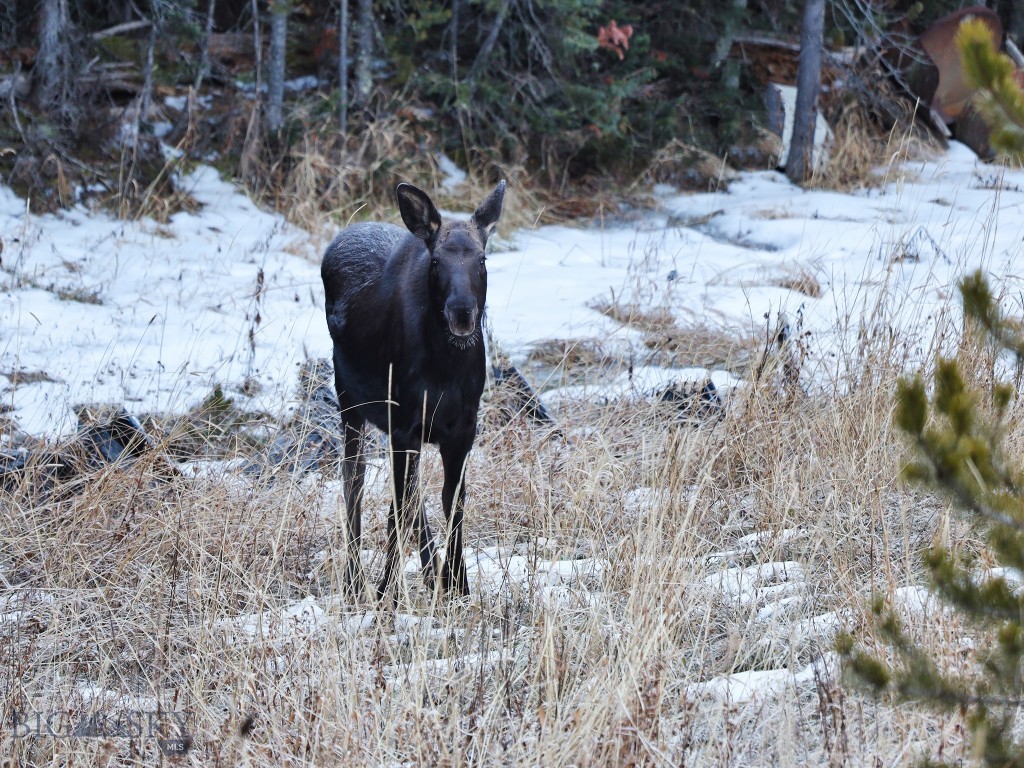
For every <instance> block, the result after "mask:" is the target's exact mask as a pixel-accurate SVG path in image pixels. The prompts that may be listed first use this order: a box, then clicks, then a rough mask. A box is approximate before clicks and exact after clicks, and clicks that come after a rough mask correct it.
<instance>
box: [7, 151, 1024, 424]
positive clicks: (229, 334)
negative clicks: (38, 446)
mask: <svg viewBox="0 0 1024 768" xmlns="http://www.w3.org/2000/svg"><path fill="white" fill-rule="evenodd" d="M889 175H890V177H891V179H892V181H891V182H890V183H888V184H887V185H886V186H885V187H884V188H882V189H880V190H868V191H863V192H858V193H854V194H839V193H834V192H822V191H804V190H802V189H800V188H798V187H794V186H792V185H791V184H789V183H788V182H787V181H786V179H785V177H784V176H782V175H780V174H778V173H774V172H764V173H745V174H742V175H741V176H740V178H739V180H738V181H735V182H733V183H732V184H731V186H730V189H729V191H728V192H727V193H716V194H693V195H678V194H675V193H672V192H670V191H667V190H660V192H661V197H660V201H661V203H662V206H663V209H662V211H660V212H657V213H655V212H652V213H651V215H650V216H649V217H648V218H646V219H645V220H644V221H643V222H642V223H640V224H639V225H638V224H630V225H628V226H618V227H605V228H596V227H592V228H587V229H580V228H570V227H565V226H559V227H542V228H539V229H536V230H532V231H520V232H514V233H509V232H504V233H503V234H504V236H505V238H506V241H507V243H509V244H510V246H509V247H507V248H501V249H498V250H497V251H496V252H495V253H493V254H492V255H491V256H490V257H489V275H490V280H489V282H490V288H489V302H488V305H489V318H490V323H491V326H492V331H493V333H494V336H495V338H496V339H497V341H498V342H499V343H500V344H501V346H502V348H503V349H504V350H506V351H508V352H510V353H512V354H513V356H521V355H523V354H525V352H526V351H527V350H528V349H529V348H530V346H531V345H532V344H534V343H536V342H538V341H542V340H545V339H553V338H559V339H566V338H581V337H593V338H597V339H600V340H602V342H605V343H609V342H611V343H614V342H615V341H616V340H621V341H622V342H623V343H633V344H635V343H636V341H637V334H636V332H635V331H632V330H629V329H626V328H624V327H623V326H621V325H619V324H618V323H616V322H614V321H612V320H610V319H608V318H606V317H604V316H603V315H601V314H600V313H598V312H596V311H595V310H594V309H592V308H591V304H592V303H593V302H594V301H595V300H598V299H600V298H602V297H605V298H607V297H610V296H611V295H613V294H614V296H615V297H616V298H617V299H619V300H623V299H625V300H627V301H629V300H633V299H635V300H636V302H637V303H638V304H642V305H645V306H646V305H653V306H664V307H667V308H669V309H671V310H672V311H673V312H674V313H676V314H677V315H678V316H679V317H680V318H681V321H682V322H710V323H712V324H716V325H724V326H727V327H735V328H737V329H740V330H743V331H746V332H750V331H754V330H757V329H759V328H762V327H763V325H764V322H765V320H764V315H765V314H766V313H768V314H769V315H770V316H772V317H774V315H775V313H776V312H778V311H779V310H785V311H787V313H789V314H790V316H795V314H796V313H797V312H798V311H799V312H802V315H803V322H804V328H805V329H807V330H811V331H813V333H814V338H815V345H816V350H817V353H818V354H819V355H820V357H821V359H822V360H828V359H832V358H831V355H832V354H833V353H838V356H837V357H836V358H835V359H840V358H841V356H842V351H843V350H844V349H846V350H848V349H849V347H850V345H851V343H852V341H851V340H852V339H854V338H855V336H856V333H857V331H858V328H859V326H860V324H861V323H862V322H863V321H865V319H868V318H871V317H872V309H873V308H874V307H875V306H876V303H877V301H878V297H879V296H881V295H886V296H888V297H889V298H890V299H891V301H890V303H889V304H888V305H887V308H886V310H885V312H884V313H883V314H882V316H880V317H879V316H875V321H877V322H881V323H883V324H894V325H898V326H900V327H903V328H905V329H910V328H917V329H919V330H920V332H921V334H922V344H921V350H920V353H921V354H923V353H924V349H925V346H924V345H925V341H926V338H925V337H926V336H927V333H928V328H929V327H931V326H933V325H934V319H935V317H936V316H937V315H938V314H939V313H941V312H942V311H943V310H944V308H945V307H946V306H947V302H948V300H949V298H950V297H951V296H952V294H953V292H952V285H953V283H954V282H955V280H956V278H957V277H958V276H959V275H960V274H962V273H963V272H964V271H965V270H966V269H968V268H973V267H975V266H979V265H980V266H984V267H986V268H987V269H990V270H991V271H993V272H994V273H995V274H997V275H999V276H1000V277H1001V278H1002V279H1003V280H1004V281H1005V282H1003V285H1004V286H1005V287H1006V289H1007V292H1008V295H1011V296H1012V295H1018V296H1019V295H1020V285H1019V275H1018V273H1019V269H1018V267H1017V263H1018V259H1019V253H1020V243H1021V240H1022V237H1024V191H1022V190H1024V173H1022V172H1019V171H1005V172H1004V171H1003V170H1002V169H999V168H997V167H994V166H987V165H984V164H982V163H979V162H978V161H977V159H976V157H975V156H974V155H973V154H972V153H971V152H970V151H969V150H968V149H966V148H965V147H963V146H961V145H957V144H954V145H953V146H952V148H951V149H950V150H949V151H948V152H947V153H945V154H943V155H942V156H939V157H936V158H934V159H932V160H929V161H927V162H917V163H908V164H906V165H904V166H901V167H898V168H893V169H890V171H889ZM186 182H187V185H188V187H189V188H190V191H191V192H192V194H193V195H194V196H195V197H196V198H197V199H198V200H199V201H200V202H202V203H203V206H204V207H203V208H202V210H201V211H199V212H198V213H197V214H187V213H182V214H178V215H176V216H175V217H174V218H173V219H172V221H170V222H169V223H168V224H167V225H161V224H158V223H156V222H154V221H145V220H144V221H139V222H121V221H117V220H115V219H113V218H111V217H109V216H106V215H102V214H98V213H93V212H88V211H86V210H84V209H81V208H78V209H74V210H72V211H70V212H67V213H64V214H62V215H44V216H36V215H34V214H31V213H30V212H28V211H26V209H25V204H24V201H22V200H19V199H18V198H17V197H16V196H14V195H13V193H11V192H10V191H9V190H7V189H4V188H0V238H2V240H3V246H4V249H3V252H2V259H3V262H2V268H0V374H3V375H7V376H8V378H10V375H11V374H20V376H21V380H20V381H18V382H17V384H11V385H10V386H7V387H5V388H3V389H0V404H2V405H4V406H6V407H7V408H8V409H10V410H11V413H12V415H13V417H14V418H15V419H16V420H17V422H18V423H19V424H20V426H21V427H22V428H23V429H24V430H25V431H27V432H30V433H34V434H54V433H60V432H65V431H68V430H69V429H71V428H73V426H74V418H73V416H72V414H71V410H70V407H71V406H72V405H73V404H76V403H82V402H123V403H124V404H125V405H126V406H127V407H128V409H129V410H130V411H132V412H135V413H141V412H146V411H155V410H172V411H174V410H184V409H186V408H188V407H189V406H192V405H194V404H196V403H197V402H199V401H200V400H202V399H203V398H204V397H205V396H206V395H207V394H208V393H209V392H210V390H211V389H212V388H213V386H214V385H216V384H218V383H220V384H222V385H223V386H224V387H225V388H226V389H227V390H228V391H229V393H230V394H231V395H232V396H234V397H236V399H237V400H238V401H239V402H240V403H241V404H243V405H244V406H245V407H249V408H254V409H265V410H268V411H270V412H272V413H273V412H278V411H280V410H281V409H282V408H283V407H284V406H285V404H286V403H287V402H288V401H289V399H290V397H291V396H292V390H293V388H294V384H295V373H296V370H297V366H298V364H299V363H300V362H301V361H302V360H303V359H305V357H306V356H307V355H311V356H328V355H329V353H330V343H329V337H328V335H327V330H326V326H325V323H324V319H323V305H322V287H321V285H320V277H319V253H317V252H316V251H315V249H314V248H313V246H312V245H311V241H312V238H310V237H309V236H308V235H307V234H306V233H304V232H302V231H300V230H298V229H296V228H295V227H292V226H290V225H288V224H287V223H286V222H285V221H284V220H283V218H281V217H280V216H277V215H275V214H272V213H267V212H264V211H260V210H259V209H258V208H256V206H254V205H253V204H252V203H251V202H250V201H249V200H248V199H247V198H246V197H245V196H244V195H242V194H241V193H240V192H239V191H238V190H237V189H235V188H234V187H233V186H232V185H230V184H228V183H227V182H224V181H222V180H221V179H219V178H218V176H217V175H216V173H215V171H213V170H212V169H210V168H201V169H199V170H198V171H196V172H195V173H194V174H193V175H192V176H190V177H189V178H188V179H187V180H186ZM475 202H478V201H467V207H471V206H472V204H474V203H475ZM894 255H899V256H901V257H902V258H894ZM802 274H806V275H810V276H812V277H813V278H814V279H815V280H816V281H817V282H818V283H819V284H820V287H821V292H820V295H819V296H818V297H817V298H812V297H810V296H808V295H807V294H805V293H801V292H799V291H794V290H791V289H789V288H787V287H783V286H780V285H779V283H781V282H785V281H786V280H787V278H792V277H793V276H798V275H802ZM261 275H262V278H261V277H260V276H261ZM83 300H84V301H83ZM246 382H248V385H247V386H244V387H243V385H245V384H246ZM6 383H7V380H6V379H3V378H0V387H3V385H4V384H6ZM243 389H244V391H245V392H247V393H248V394H246V395H243V394H241V391H242V390H243Z"/></svg>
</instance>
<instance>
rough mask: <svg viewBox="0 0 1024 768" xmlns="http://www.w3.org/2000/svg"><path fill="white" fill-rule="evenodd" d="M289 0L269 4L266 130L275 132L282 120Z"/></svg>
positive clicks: (279, 127)
mask: <svg viewBox="0 0 1024 768" xmlns="http://www.w3.org/2000/svg"><path fill="white" fill-rule="evenodd" d="M290 5H291V3H290V2H289V0H274V2H273V4H272V5H271V6H270V62H269V66H268V71H267V130H269V131H270V132H271V133H276V132H277V131H279V130H280V129H281V123H282V122H283V116H282V115H283V105H284V55H285V51H286V50H287V48H288V12H289V10H290V7H289V6H290Z"/></svg>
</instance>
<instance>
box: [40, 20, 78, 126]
mask: <svg viewBox="0 0 1024 768" xmlns="http://www.w3.org/2000/svg"><path fill="white" fill-rule="evenodd" d="M39 16H40V18H39V53H38V55H37V56H36V62H35V66H34V67H33V69H32V76H33V80H35V88H36V103H37V104H38V105H39V106H40V107H41V108H43V109H45V110H48V111H49V112H50V114H51V115H52V116H53V117H55V118H57V119H58V120H60V121H61V122H62V123H64V124H65V125H66V126H69V127H72V128H73V125H74V123H75V116H76V115H77V107H78V105H77V103H76V100H75V90H74V84H75V73H74V71H73V61H72V59H73V55H72V49H71V32H72V30H71V17H70V15H69V13H68V3H67V0H43V1H42V3H41V7H40V10H39Z"/></svg>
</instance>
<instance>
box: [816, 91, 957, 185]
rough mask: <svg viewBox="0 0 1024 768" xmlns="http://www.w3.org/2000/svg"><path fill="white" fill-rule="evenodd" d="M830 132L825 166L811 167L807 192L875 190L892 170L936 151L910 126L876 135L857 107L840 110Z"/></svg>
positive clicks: (872, 125) (873, 126)
mask: <svg viewBox="0 0 1024 768" xmlns="http://www.w3.org/2000/svg"><path fill="white" fill-rule="evenodd" d="M832 131H833V136H832V143H831V145H830V146H829V148H828V153H829V156H828V163H824V164H820V165H816V166H815V170H814V173H813V175H812V176H811V179H810V180H809V181H808V182H807V184H806V186H807V187H809V188H812V189H832V190H838V191H848V190H852V189H862V188H865V187H867V188H872V187H879V186H882V185H883V184H885V183H887V182H888V181H890V178H889V173H888V171H889V169H891V168H892V167H894V166H899V165H900V163H902V162H903V161H906V160H908V159H912V158H916V157H921V156H926V155H929V154H933V153H935V152H936V151H938V150H939V147H938V146H937V145H936V143H935V141H934V139H931V138H930V137H928V136H926V135H921V132H920V131H916V130H915V129H914V126H913V125H910V126H906V127H900V126H896V127H895V128H894V129H893V130H892V131H890V132H889V133H884V132H882V131H880V130H879V128H878V127H877V126H876V125H875V124H874V123H873V122H872V121H871V119H870V117H869V116H868V113H867V110H866V108H865V107H863V106H861V105H860V104H858V103H853V104H850V105H848V106H846V107H844V108H843V109H842V111H841V112H840V114H839V118H838V120H837V121H836V122H835V124H834V125H833V127H832Z"/></svg>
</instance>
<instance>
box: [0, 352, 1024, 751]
mask: <svg viewBox="0 0 1024 768" xmlns="http://www.w3.org/2000/svg"><path fill="white" fill-rule="evenodd" d="M864 338H865V341H864V343H866V344H867V343H876V342H873V341H872V340H871V337H864ZM967 343H969V341H968V342H967ZM965 352H966V353H967V354H971V353H974V352H977V350H974V349H971V348H968V349H966V350H965ZM863 359H866V360H867V359H870V360H872V361H874V366H875V372H874V374H873V375H871V376H860V377H856V378H855V379H854V380H853V381H851V382H850V385H849V386H846V387H836V388H835V389H834V392H833V393H832V394H830V395H825V394H821V393H816V394H813V395H812V394H806V393H802V394H797V395H796V396H792V395H787V394H786V390H785V387H784V385H783V383H780V381H779V380H778V379H777V378H776V377H773V376H769V375H765V376H763V377H762V378H761V379H760V380H758V381H757V382H756V383H751V384H749V385H748V386H746V387H745V388H742V389H740V390H737V391H735V392H734V393H733V394H732V396H731V399H730V401H729V403H728V408H727V411H726V416H725V418H724V420H722V421H719V422H714V423H711V422H709V423H706V424H703V425H700V426H696V427H694V426H692V425H685V424H683V423H681V422H679V421H678V420H677V418H676V412H675V411H674V410H673V406H672V404H669V403H654V402H649V401H646V400H642V399H641V400H637V399H623V400H618V401H612V402H610V403H606V404H604V405H601V406H599V407H598V406H595V404H594V403H593V402H590V401H588V400H586V399H580V400H579V401H572V400H569V401H565V402H563V403H562V404H561V405H560V407H559V410H558V418H559V424H558V428H557V430H552V429H548V428H537V427H533V426H530V425H529V424H528V423H526V422H525V421H513V422H510V423H501V420H500V419H491V418H485V419H483V420H482V423H483V424H485V425H487V426H486V428H485V429H484V431H483V432H482V434H481V435H480V437H479V439H478V443H477V446H476V448H475V450H474V452H473V453H472V454H471V457H470V462H469V468H468V475H467V477H468V481H467V482H468V493H469V507H468V510H467V515H466V525H467V531H466V537H467V541H468V542H469V544H470V545H471V546H472V553H471V558H470V561H471V562H474V563H481V564H483V565H482V566H481V568H482V570H476V569H474V572H473V573H474V576H473V579H472V586H473V592H474V593H473V597H472V598H471V599H469V600H466V601H461V602H455V603H448V602H445V601H440V602H437V601H436V600H435V599H434V597H433V596H432V595H430V594H427V593H426V592H424V591H423V590H422V589H421V586H420V579H419V576H418V575H417V572H416V570H415V569H412V570H409V571H408V572H407V573H406V575H405V576H404V578H403V580H402V584H401V586H400V595H399V608H398V611H397V612H395V613H393V612H391V611H390V610H376V606H375V605H372V604H368V603H364V604H358V605H356V604H351V603H349V602H346V600H345V599H343V598H342V597H341V595H342V594H343V591H342V589H341V583H342V579H341V574H342V573H343V570H344V555H343V548H342V547H340V546H339V544H338V542H339V540H340V536H341V533H340V528H341V526H342V519H341V515H342V511H341V509H342V506H341V502H340V498H339V486H338V482H337V479H336V478H331V477H319V476H318V477H309V478H306V479H300V478H277V479H274V480H269V479H266V480H253V479H251V478H249V477H247V476H245V475H238V474H233V473H231V472H230V471H226V470H223V469H217V468H212V471H210V472H209V473H207V474H202V473H200V474H196V475H195V476H193V477H184V478H176V479H172V480H168V479H167V478H166V476H165V475H164V474H162V473H161V472H159V471H158V469H157V468H156V467H154V466H152V465H151V464H149V463H147V462H144V461H142V462H137V463H135V464H132V465H125V466H113V467H109V468H106V469H103V470H97V471H94V472H92V473H90V474H88V475H86V476H85V477H84V478H83V479H81V480H79V481H78V485H77V486H75V487H74V488H73V489H68V490H69V492H68V493H65V494H54V495H51V496H49V497H48V498H45V499H40V498H38V497H35V496H33V495H32V494H30V493H27V492H26V490H25V489H23V488H15V489H12V490H9V491H7V492H4V493H3V495H0V542H2V545H0V576H2V579H3V582H2V583H3V586H2V588H0V636H2V638H3V643H2V645H0V659H2V664H0V681H2V682H0V701H2V708H3V712H4V722H5V723H7V724H10V725H5V726H4V727H3V729H2V730H0V741H2V743H3V746H2V749H3V751H4V752H5V753H6V754H8V755H10V756H11V758H10V759H11V760H13V761H15V762H16V763H18V764H22V765H42V764H57V763H59V764H62V765H67V766H79V765H93V764H95V763H96V762H98V761H102V762H103V763H104V764H107V765H122V764H124V765H127V764H133V763H139V762H146V763H148V762H155V761H156V760H157V758H158V757H159V754H158V751H159V748H160V743H159V742H157V740H156V738H155V737H154V735H153V734H152V733H150V730H147V729H148V725H147V728H143V729H142V732H140V733H139V734H135V735H133V736H132V737H131V738H129V737H128V736H127V735H117V734H114V735H111V734H110V733H109V728H108V731H107V732H106V735H92V736H90V735H88V734H84V735H83V732H79V733H78V734H77V735H74V734H71V733H68V732H62V733H63V735H57V736H55V735H53V734H49V733H47V732H46V731H45V729H43V731H42V732H41V733H38V734H37V733H35V732H34V731H33V730H32V728H31V727H30V728H28V732H26V728H24V727H22V726H17V727H16V726H15V725H14V723H15V721H13V720H12V719H11V717H12V716H13V714H14V713H17V714H18V716H19V717H21V718H22V719H21V720H18V721H17V722H19V723H22V722H25V721H24V717H28V718H29V720H28V722H29V723H30V724H31V723H33V722H37V721H33V720H32V719H31V713H33V712H35V713H40V714H42V715H44V716H45V715H47V714H51V715H52V714H53V713H57V716H56V718H55V719H53V720H52V723H54V724H56V727H57V728H58V730H59V729H60V728H61V727H70V726H68V725H67V724H68V723H74V722H78V721H80V720H81V718H83V717H85V716H86V715H94V714H95V713H101V714H103V715H105V716H106V718H107V720H106V721H105V722H106V723H108V724H109V723H111V722H114V721H115V720H114V719H115V718H116V717H117V716H118V713H124V712H135V711H140V712H144V713H149V712H157V711H159V712H160V713H162V714H161V715H159V716H157V717H156V719H155V723H156V726H155V727H156V729H157V730H159V729H160V728H161V727H163V728H165V731H166V732H165V733H164V735H165V736H169V735H175V734H179V735H180V734H181V733H182V732H183V733H184V734H187V736H188V738H189V739H190V740H191V741H190V749H189V752H188V754H187V755H185V756H184V757H182V758H179V759H178V764H181V765H270V764H273V765H289V766H313V765H318V766H319V765H352V766H361V765H365V766H380V765H397V764H415V765H487V766H494V765H509V766H532V765H536V766H551V765H586V766H598V765H607V766H627V765H658V766H660V765H684V764H685V765H833V764H851V765H876V764H880V763H884V764H887V765H890V764H897V765H900V764H907V763H909V762H910V761H911V760H912V759H914V758H917V757H928V756H930V757H936V756H937V755H938V754H941V755H942V756H943V757H945V759H947V760H949V759H954V760H955V759H966V758H967V757H968V753H967V748H966V746H965V743H964V738H963V732H962V723H960V722H959V721H958V720H955V719H954V720H947V719H941V718H939V717H937V716H933V715H930V714H927V713H922V712H918V711H914V710H910V709H904V708H896V707H892V706H890V705H889V704H888V703H887V702H885V701H873V700H868V699H865V698H863V697H861V696H860V695H859V694H858V693H857V692H856V691H855V690H851V689H849V688H847V687H846V685H845V684H844V682H843V680H842V678H841V677H840V676H839V675H838V673H837V671H836V669H835V664H834V657H833V656H832V655H831V653H830V651H831V637H832V632H833V631H834V630H835V628H837V627H840V626H841V627H846V628H848V629H852V630H855V631H858V632H860V633H861V634H862V635H865V636H868V637H870V625H869V624H868V623H867V622H866V620H865V617H866V612H867V608H866V605H867V603H866V601H867V600H868V598H869V597H871V596H872V595H881V596H883V597H888V598H889V599H893V600H896V599H897V598H898V597H899V595H901V594H903V593H902V592H901V591H900V590H901V589H902V588H906V587H913V586H916V585H919V584H921V583H922V582H923V575H922V573H921V567H920V559H919V556H920V553H921V551H922V550H923V549H924V548H925V547H926V546H928V545H929V544H930V543H931V542H932V541H933V540H935V539H937V538H938V539H941V540H943V541H945V542H947V543H953V544H955V545H956V546H958V547H961V548H967V549H973V548H976V547H977V546H978V544H977V538H976V537H975V535H974V534H973V532H972V531H971V530H970V528H969V527H968V526H967V525H965V524H964V523H962V522H961V521H960V520H958V519H957V518H956V517H955V516H950V515H949V514H948V510H947V509H946V508H945V506H944V505H943V504H942V503H940V502H939V501H937V500H935V499H932V498H929V497H927V496H922V495H920V494H918V493H915V492H911V491H908V490H907V489H905V488H903V487H901V486H900V484H899V483H898V482H897V476H898V474H899V471H900V468H901V466H902V465H903V463H904V461H905V452H904V445H903V442H902V440H901V439H900V438H899V436H898V435H896V434H894V431H893V427H892V419H891V415H892V407H893V396H894V389H895V381H896V378H897V376H898V375H899V374H900V373H901V372H902V371H903V369H904V361H903V360H902V359H901V358H900V357H899V356H898V355H895V354H893V348H892V347H891V346H889V347H886V348H884V349H880V350H876V351H875V352H874V353H869V351H865V353H864V355H863ZM1010 429H1011V432H1013V434H1014V435H1016V437H1015V438H1014V439H1019V435H1021V434H1022V433H1024V430H1021V427H1020V423H1019V419H1018V420H1017V422H1015V423H1013V424H1011V425H1010ZM371 464H372V466H371V472H370V481H371V482H370V484H369V485H368V487H367V492H366V500H365V503H364V509H365V510H366V511H365V513H364V514H365V519H364V533H365V536H366V544H365V546H366V547H367V550H368V551H367V553H366V555H367V557H366V561H367V563H368V565H370V567H371V569H376V568H379V566H380V558H379V557H377V556H375V555H374V553H379V552H380V550H381V549H382V548H383V543H384V537H385V525H384V520H385V513H386V509H387V504H388V490H387V488H388V483H387V481H386V475H380V474H379V473H378V472H377V469H378V467H379V466H381V465H382V464H383V458H382V457H380V456H378V455H377V454H376V453H375V454H374V455H373V456H372V461H371ZM439 464H440V462H439V461H438V459H437V457H436V455H435V453H434V452H433V451H432V450H431V451H428V452H427V454H426V455H425V458H424V462H423V476H422V486H423V492H424V495H425V498H426V499H427V508H428V512H429V514H430V516H431V518H432V523H433V527H434V530H435V531H437V530H438V529H439V528H440V527H441V524H442V521H441V520H440V519H439V518H440V516H439V509H438V504H437V499H438V497H439V492H440V483H441V471H440V466H439ZM908 615H909V619H908V620H909V621H910V623H911V625H912V626H913V627H914V628H915V632H918V633H920V635H921V636H922V637H924V638H927V639H928V642H929V643H930V644H931V647H933V648H935V649H936V650H937V652H939V653H940V654H942V655H943V656H944V657H945V658H947V659H948V660H949V661H950V663H956V664H959V665H961V667H964V668H967V667H969V665H970V664H971V663H973V658H974V657H973V652H972V651H971V649H970V647H969V646H966V645H965V644H964V643H963V642H961V637H962V636H963V633H964V632H965V631H966V630H965V628H963V627H961V626H960V625H959V624H958V622H957V621H956V619H955V618H954V617H950V616H948V615H946V614H943V613H942V612H941V611H938V610H937V609H930V610H927V609H926V610H924V611H922V612H918V613H910V614H908ZM758 675H764V676H769V677H772V676H774V677H772V679H773V680H777V681H778V682H777V685H776V687H765V686H761V687H758V688H757V689H756V690H754V691H753V692H750V691H749V690H747V689H744V688H742V687H740V686H738V685H737V684H736V681H737V680H746V681H755V680H758V679H761V678H758V677H757V676H758ZM172 715H180V717H181V722H178V721H177V720H175V719H174V718H173V717H172ZM165 743H166V742H165Z"/></svg>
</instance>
